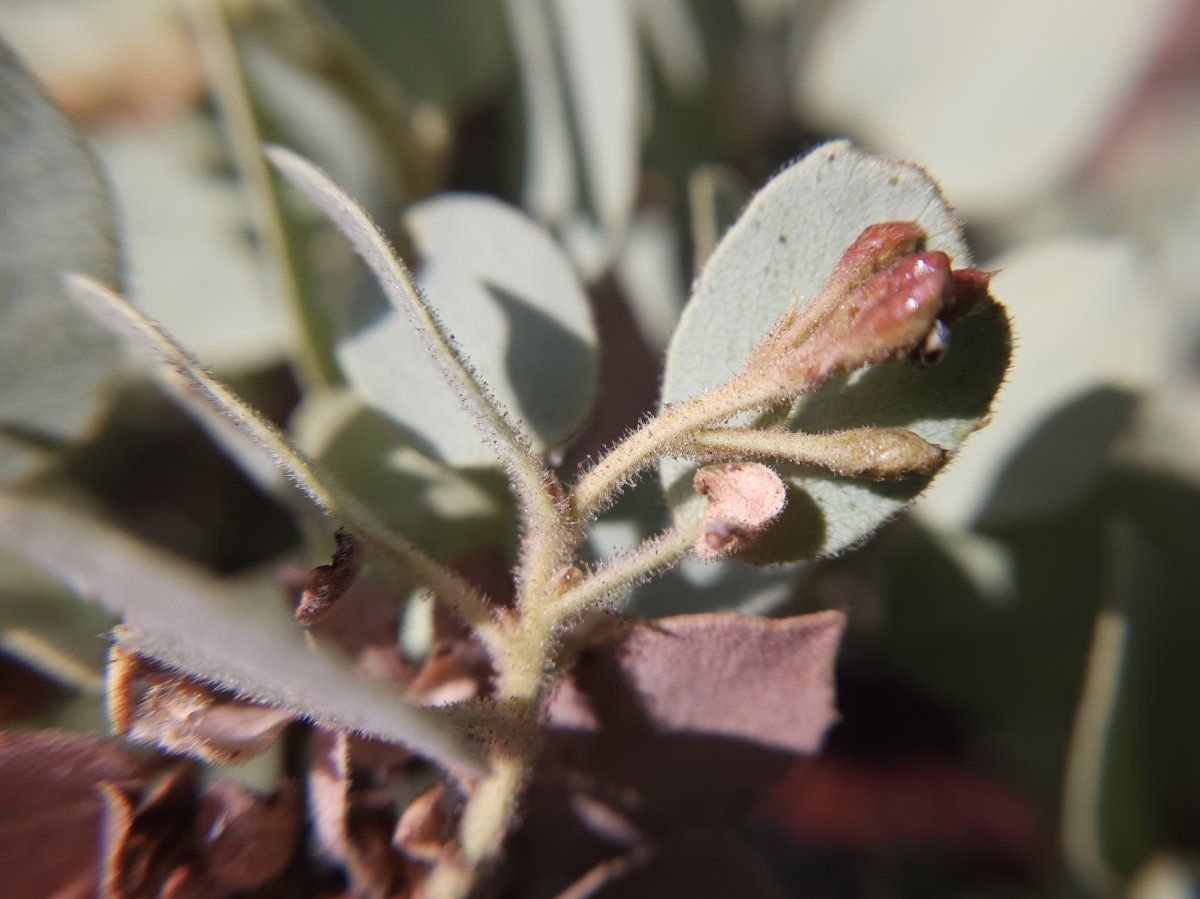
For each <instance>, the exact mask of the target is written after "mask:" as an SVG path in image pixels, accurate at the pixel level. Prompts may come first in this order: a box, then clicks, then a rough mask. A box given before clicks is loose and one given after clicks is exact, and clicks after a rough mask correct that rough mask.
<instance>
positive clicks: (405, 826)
mask: <svg viewBox="0 0 1200 899" xmlns="http://www.w3.org/2000/svg"><path fill="white" fill-rule="evenodd" d="M444 796H445V791H444V789H443V787H442V785H441V784H437V785H436V786H434V787H430V788H429V789H428V790H426V791H425V792H424V793H422V794H421V795H420V796H418V797H417V798H416V799H414V800H413V801H412V802H410V803H409V804H408V808H406V809H405V810H404V814H402V815H401V816H400V820H399V821H398V822H397V823H396V830H395V832H394V833H393V834H392V845H393V846H395V847H396V848H397V849H399V850H400V851H401V852H403V853H404V854H405V855H406V856H408V857H409V858H411V859H414V860H416V861H422V862H436V861H437V860H438V859H439V858H441V856H442V854H443V853H444V852H445V851H446V846H447V841H448V840H449V839H450V837H451V836H452V831H450V830H449V826H448V823H449V822H448V820H447V817H446V814H445V809H444V807H443V805H444Z"/></svg>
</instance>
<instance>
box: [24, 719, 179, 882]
mask: <svg viewBox="0 0 1200 899" xmlns="http://www.w3.org/2000/svg"><path fill="white" fill-rule="evenodd" d="M166 764H167V762H166V761H165V760H163V759H161V758H159V757H155V756H146V755H142V754H137V753H132V752H129V751H127V750H122V749H121V748H119V747H118V746H117V745H116V744H114V743H112V742H109V741H106V740H97V739H95V738H93V737H87V736H83V735H80V734H67V733H61V732H56V731H37V732H31V733H0V871H3V872H4V875H3V891H4V892H5V893H6V894H8V895H12V896H55V897H57V899H74V897H79V899H84V897H86V899H92V897H94V896H95V895H96V884H97V882H98V877H99V871H100V851H101V847H100V822H101V819H102V815H103V800H102V799H101V797H100V796H99V795H98V793H97V792H96V788H97V786H98V785H99V784H101V783H105V782H108V783H124V784H131V785H132V784H137V783H142V782H145V781H146V780H147V779H148V778H150V777H153V776H155V775H156V774H157V773H159V772H161V771H162V770H163V768H164V767H165V765H166Z"/></svg>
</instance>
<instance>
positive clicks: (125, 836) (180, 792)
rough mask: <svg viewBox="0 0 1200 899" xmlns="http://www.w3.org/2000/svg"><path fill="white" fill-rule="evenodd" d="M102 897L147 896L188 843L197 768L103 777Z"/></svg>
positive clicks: (135, 898)
mask: <svg viewBox="0 0 1200 899" xmlns="http://www.w3.org/2000/svg"><path fill="white" fill-rule="evenodd" d="M98 789H99V792H100V795H101V796H102V798H103V800H104V822H103V834H104V837H103V852H104V859H103V866H102V869H101V879H100V888H99V891H98V892H99V895H100V896H101V897H103V899H143V897H145V899H150V897H155V896H158V894H159V889H160V887H161V883H160V880H161V879H164V878H165V877H166V875H167V874H168V873H169V872H170V871H172V870H173V869H174V868H175V867H177V865H178V864H179V862H180V861H181V860H182V859H183V857H184V856H185V854H186V852H187V851H188V849H189V848H190V842H191V840H190V837H191V830H192V825H193V822H194V820H195V815H196V772H195V770H194V769H192V768H190V767H184V766H178V765H177V766H176V767H174V768H171V769H170V770H168V771H167V772H166V773H165V774H164V775H162V776H161V777H160V778H159V779H158V780H156V781H154V782H151V783H148V784H146V785H145V786H142V785H140V784H136V783H135V784H129V783H116V782H104V783H101V784H99V785H98Z"/></svg>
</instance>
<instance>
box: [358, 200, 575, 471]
mask: <svg viewBox="0 0 1200 899" xmlns="http://www.w3.org/2000/svg"><path fill="white" fill-rule="evenodd" d="M404 224H405V226H406V228H407V229H408V231H409V233H410V235H411V236H412V239H413V242H414V244H415V246H416V248H417V250H418V252H419V253H420V254H421V260H422V261H421V264H420V266H419V267H418V269H417V281H418V283H419V284H420V286H421V287H422V289H423V290H424V292H425V294H426V295H427V296H428V298H429V302H430V304H431V305H432V306H433V307H434V308H436V309H437V311H438V315H439V316H440V317H441V319H442V321H443V322H444V323H445V325H446V327H447V329H448V330H449V331H450V332H451V333H453V334H454V336H455V338H456V340H457V342H458V344H459V346H461V347H462V348H463V349H464V350H465V351H466V352H467V353H468V354H469V356H470V359H471V362H472V364H473V365H474V367H475V369H476V371H478V373H479V374H480V375H481V376H482V378H483V380H484V381H485V382H486V383H487V384H488V385H490V386H491V388H492V390H493V391H494V393H495V396H496V399H497V400H498V401H499V402H500V404H501V405H502V406H503V407H505V408H507V409H508V410H509V411H510V412H511V414H512V415H513V416H514V418H517V419H519V420H520V421H521V422H522V424H523V428H522V430H523V431H524V432H525V433H526V434H528V435H530V437H531V438H532V439H533V441H534V445H535V448H536V449H539V450H545V449H549V448H552V447H555V446H559V445H561V444H563V443H564V442H566V440H567V439H568V438H569V437H570V436H571V435H572V434H573V433H574V432H575V431H576V430H577V429H578V428H579V427H580V426H581V425H582V424H583V422H584V421H585V420H586V418H587V415H588V411H589V410H590V408H591V404H592V398H593V396H594V394H595V391H596V364H597V359H596V334H595V328H594V325H593V323H592V317H591V310H590V307H589V305H588V300H587V297H586V295H585V294H584V292H583V289H582V287H581V286H580V284H579V280H578V279H577V278H576V277H575V273H574V271H573V270H572V268H571V265H570V263H569V262H568V261H567V259H566V257H565V256H564V255H563V253H562V251H561V250H560V249H559V248H558V246H557V245H556V244H555V243H554V241H553V240H551V238H550V236H549V235H548V234H546V233H545V232H544V231H543V230H542V229H541V228H539V227H538V226H537V225H535V224H534V223H533V222H532V221H530V220H529V219H527V218H526V217H525V216H523V215H522V214H521V213H519V212H518V211H517V210H515V209H513V208H511V207H509V206H506V205H504V204H503V203H500V202H498V201H496V200H492V199H490V198H487V197H476V196H442V197H438V198H435V199H432V200H428V201H426V202H424V203H419V204H417V205H415V206H413V207H411V208H410V209H409V211H408V213H407V215H406V216H405V218H404ZM350 315H351V319H352V320H351V323H350V324H351V333H350V335H349V336H348V337H347V338H346V339H345V340H343V341H342V342H341V344H340V345H339V347H338V357H339V360H340V361H341V363H342V365H343V367H344V368H345V370H346V373H347V376H348V377H349V378H350V381H351V383H353V384H354V386H355V387H356V388H357V389H358V391H359V392H360V393H361V394H362V395H363V396H364V397H365V398H366V399H367V400H368V402H370V403H371V404H372V405H373V406H375V408H377V409H379V410H380V411H382V412H384V413H385V414H386V415H388V416H389V417H390V418H391V419H392V420H393V421H395V422H397V423H398V424H400V425H401V426H403V427H405V428H406V429H409V430H410V431H411V432H412V433H413V435H414V438H415V440H416V442H417V444H418V445H423V447H424V448H425V449H426V451H427V452H430V453H431V454H432V455H436V456H438V457H440V458H441V459H442V460H443V461H446V462H449V463H451V464H457V465H486V464H493V460H494V455H493V453H492V452H491V451H490V450H489V449H488V447H487V445H486V444H484V443H483V441H482V440H481V438H480V436H479V432H478V429H477V427H476V425H475V423H474V420H473V419H472V417H471V415H470V414H469V413H467V412H465V411H464V410H463V409H462V408H461V407H460V405H459V403H458V401H457V399H456V398H455V396H454V393H453V392H452V390H451V388H450V387H449V386H448V385H447V384H446V382H445V380H444V379H443V377H442V376H441V374H440V373H439V372H438V371H437V370H436V369H435V368H434V366H432V365H430V364H429V360H428V358H427V353H426V350H425V348H424V346H422V341H421V337H420V336H418V335H417V334H416V333H415V332H414V331H413V329H412V328H411V326H410V325H409V323H408V322H407V321H406V320H405V319H404V317H403V316H402V315H401V314H400V313H399V312H397V311H396V310H395V309H393V308H392V307H391V306H389V305H387V303H386V301H385V300H384V299H383V298H382V297H381V296H379V295H378V293H377V292H375V291H370V292H369V293H367V294H364V295H362V296H360V297H359V298H358V301H357V302H356V304H354V306H353V307H352V309H351V312H350Z"/></svg>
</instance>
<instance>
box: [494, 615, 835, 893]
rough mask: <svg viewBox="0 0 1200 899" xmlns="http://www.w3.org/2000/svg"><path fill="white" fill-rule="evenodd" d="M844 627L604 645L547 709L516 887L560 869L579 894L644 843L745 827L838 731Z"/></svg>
mask: <svg viewBox="0 0 1200 899" xmlns="http://www.w3.org/2000/svg"><path fill="white" fill-rule="evenodd" d="M843 625H844V620H843V616H842V615H841V613H838V612H822V613H819V614H816V615H808V616H802V617H799V618H793V619H786V620H778V621H771V620H766V619H761V618H754V617H750V616H746V615H739V614H736V613H715V614H706V615H694V616H680V617H677V618H667V619H662V620H660V621H650V622H640V623H636V624H628V623H623V624H621V625H619V626H616V627H614V628H612V630H611V631H610V632H609V633H607V634H605V635H603V636H602V637H600V638H598V639H597V640H596V641H595V642H594V643H593V644H592V645H591V646H589V647H588V648H587V649H585V650H584V651H582V652H581V653H580V655H579V657H578V658H577V659H576V661H575V664H574V665H573V666H572V668H571V669H570V670H569V672H568V673H567V674H566V675H564V676H563V677H562V678H561V679H560V680H559V682H558V683H556V684H555V685H554V686H553V688H552V689H551V691H550V693H549V695H548V697H547V700H546V702H545V704H544V706H543V713H544V717H543V720H544V722H545V724H546V726H547V727H546V730H545V733H544V740H543V751H542V755H541V757H540V758H539V759H538V761H537V763H536V765H535V767H534V778H533V780H532V781H531V784H530V789H529V793H528V798H527V802H526V816H525V821H524V824H523V827H522V829H521V830H520V831H518V833H517V836H516V837H515V839H514V840H513V842H512V844H511V848H510V865H511V867H512V869H513V871H514V872H516V873H514V876H517V877H520V876H521V874H520V873H519V872H521V871H523V870H525V869H526V868H527V867H529V866H532V867H531V868H530V871H532V870H534V869H537V870H538V871H539V872H541V870H542V869H543V868H544V867H545V865H546V859H547V858H551V859H553V860H554V869H555V873H556V875H560V876H566V877H567V878H568V880H567V881H566V882H570V880H573V879H576V878H578V877H581V876H583V874H584V873H585V872H586V871H587V869H588V868H590V867H592V866H593V865H595V864H597V863H598V862H600V861H601V860H603V859H605V858H611V857H612V856H614V855H615V854H617V853H625V852H629V851H630V850H631V849H632V848H634V846H635V845H642V844H643V843H645V842H646V841H650V842H651V843H655V844H658V843H660V842H661V841H663V840H666V839H672V838H675V837H677V836H678V835H680V834H681V833H685V832H688V831H690V830H702V829H705V828H709V827H717V828H719V827H721V826H723V825H728V824H730V823H732V822H736V821H739V820H740V819H741V816H742V815H743V814H744V813H745V812H746V811H747V810H748V809H749V807H750V806H751V805H752V804H753V802H755V801H756V799H757V797H758V796H760V795H761V794H762V792H763V790H765V789H766V787H767V786H769V785H770V784H771V783H773V782H774V781H776V780H778V779H779V778H781V777H782V776H783V775H784V774H785V773H786V771H787V770H788V769H789V768H790V767H791V765H793V764H794V762H795V759H796V756H797V754H811V753H812V752H814V751H816V750H817V749H818V748H819V746H820V745H821V742H822V738H823V736H824V733H825V730H826V728H827V727H828V726H829V725H830V724H831V723H832V722H833V721H834V720H835V717H836V715H835V712H834V708H833V695H834V686H833V663H834V659H835V656H836V652H837V646H838V640H839V638H840V636H841V632H842V628H843ZM631 841H632V842H631ZM639 841H640V842H639ZM531 876H532V875H531Z"/></svg>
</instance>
